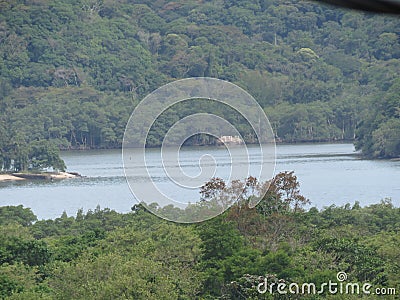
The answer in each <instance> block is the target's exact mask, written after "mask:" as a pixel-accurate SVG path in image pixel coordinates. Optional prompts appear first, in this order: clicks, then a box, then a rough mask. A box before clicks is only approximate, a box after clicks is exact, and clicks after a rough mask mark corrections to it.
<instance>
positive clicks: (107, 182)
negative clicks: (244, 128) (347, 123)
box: [0, 144, 400, 219]
mask: <svg viewBox="0 0 400 300" xmlns="http://www.w3.org/2000/svg"><path fill="white" fill-rule="evenodd" d="M154 151H155V150H154ZM205 152H206V153H208V154H210V155H212V156H214V157H216V161H217V163H218V165H220V167H221V168H229V159H228V156H227V153H226V150H225V149H223V148H187V149H184V150H183V152H182V153H183V155H182V161H181V163H182V168H183V169H185V168H186V170H187V171H188V173H190V172H192V173H193V172H194V173H196V170H198V166H197V165H196V164H195V163H194V161H196V162H197V161H198V159H199V158H200V156H201V155H203V154H204V153H205ZM249 153H250V157H252V148H250V151H249ZM62 157H63V159H64V160H65V162H66V164H67V166H68V170H69V171H74V172H78V173H80V174H82V175H83V176H85V177H83V178H78V179H70V180H63V181H54V182H49V181H38V182H37V181H35V182H13V183H10V182H7V183H5V182H3V183H0V206H4V205H19V204H22V205H24V206H25V207H30V208H32V210H33V212H34V213H35V214H36V215H37V216H38V218H39V219H48V218H56V217H59V216H60V215H61V214H62V212H63V211H66V212H67V214H68V215H75V214H76V212H77V210H78V209H80V208H83V209H84V211H87V210H88V209H95V208H96V206H97V205H100V207H101V208H105V207H108V208H111V209H115V210H116V211H119V212H128V211H130V208H131V207H132V206H133V205H134V204H135V203H136V200H135V198H134V197H133V195H132V194H131V192H130V190H129V187H128V185H127V183H126V180H125V177H124V172H123V166H122V158H121V151H120V150H104V151H70V152H63V153H62ZM148 161H149V163H150V165H151V167H152V168H153V171H152V172H153V173H154V174H158V175H157V180H158V181H159V182H160V184H161V186H162V188H163V189H165V190H166V191H168V192H169V193H170V194H171V195H173V196H174V197H196V199H194V200H193V201H191V202H194V201H196V200H198V196H197V195H198V194H197V193H198V192H197V191H190V193H188V194H183V195H182V194H176V195H174V193H177V192H176V190H177V189H176V186H174V185H173V184H171V183H169V180H168V178H167V177H166V175H165V174H164V172H163V171H162V166H161V164H160V162H159V160H158V158H157V155H156V151H155V152H154V157H152V153H151V152H150V155H149V156H148ZM292 170H293V171H295V174H296V175H297V177H298V179H299V181H300V189H301V192H302V194H303V195H304V196H306V197H307V198H309V199H310V200H311V202H312V206H317V207H318V208H322V207H324V206H329V205H332V204H335V205H338V206H339V205H343V204H345V203H348V202H349V203H354V201H359V202H360V203H361V205H369V204H372V203H378V202H379V201H380V200H382V199H384V198H391V199H392V201H393V203H394V204H395V205H396V206H400V184H399V179H400V161H389V160H365V159H361V158H360V157H359V156H358V155H357V153H355V152H354V147H353V145H351V144H301V145H278V146H277V164H276V171H275V173H277V172H280V171H292ZM189 175H190V174H189ZM138 180H140V179H138ZM179 193H180V192H179Z"/></svg>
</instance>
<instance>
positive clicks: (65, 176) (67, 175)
mask: <svg viewBox="0 0 400 300" xmlns="http://www.w3.org/2000/svg"><path fill="white" fill-rule="evenodd" d="M50 177H51V178H53V179H68V178H76V177H78V176H77V175H74V174H70V173H68V172H60V173H57V174H51V175H50Z"/></svg>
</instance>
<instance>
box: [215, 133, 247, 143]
mask: <svg viewBox="0 0 400 300" xmlns="http://www.w3.org/2000/svg"><path fill="white" fill-rule="evenodd" d="M218 144H220V145H221V144H226V145H242V144H244V141H243V140H242V139H241V138H240V136H238V135H236V136H232V135H223V136H221V137H220V138H219V139H218Z"/></svg>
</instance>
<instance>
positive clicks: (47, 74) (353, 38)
mask: <svg viewBox="0 0 400 300" xmlns="http://www.w3.org/2000/svg"><path fill="white" fill-rule="evenodd" d="M399 28H400V22H399V19H398V18H396V17H393V16H383V15H372V14H367V13H360V12H354V11H349V10H343V9H339V8H336V7H331V6H325V5H323V4H319V3H317V2H309V1H298V0H292V1H280V0H258V1H246V0H244V1H243V0H241V1H236V0H202V1H198V0H189V1H183V0H182V1H181V0H178V1H166V0H157V1H148V0H142V1H140V0H132V1H128V0H116V1H109V0H78V1H59V0H50V1H44V0H25V1H22V0H21V1H18V0H7V1H2V2H0V111H1V114H0V165H1V166H2V169H3V170H5V169H10V168H14V169H21V165H28V166H31V165H32V161H33V160H35V156H34V154H33V153H32V152H34V151H33V150H32V147H34V145H31V143H32V142H36V143H39V144H41V145H42V148H46V149H51V151H50V150H49V151H47V152H46V151H45V154H46V153H49V152H50V154H48V155H47V156H46V155H45V156H46V158H45V159H44V161H49V160H51V153H52V152H54V151H53V150H54V149H53V148H54V147H56V148H61V149H68V148H114V147H120V146H121V141H122V136H123V132H124V127H125V124H126V122H127V120H128V117H129V115H130V113H131V112H132V111H133V108H134V107H135V105H136V104H137V103H138V101H140V100H141V99H142V98H143V97H144V96H145V95H147V94H148V93H150V92H151V91H153V90H154V89H156V88H158V87H159V86H161V85H162V84H165V83H167V82H171V81H173V80H176V79H180V78H185V77H190V76H210V77H216V78H220V79H224V80H228V81H231V82H233V83H236V84H238V85H239V86H241V87H243V88H245V89H246V90H248V91H249V92H250V93H251V94H252V95H253V96H254V97H255V98H256V100H257V101H258V102H259V103H260V105H261V106H262V107H263V108H264V109H265V111H266V112H267V115H268V116H269V118H270V121H271V123H272V126H273V129H274V131H275V133H276V136H277V140H278V141H285V142H301V141H338V140H355V139H356V140H355V141H356V146H357V148H359V149H362V150H363V151H364V153H365V155H368V156H373V157H398V156H399V153H400V136H399V134H400V115H399V107H400V98H399V95H400V90H399V89H400V81H399V79H398V77H399V70H400V60H399V59H400V45H399ZM221 110H222V108H221V109H220V111H221ZM181 115H182V111H180V110H179V109H175V110H174V114H172V115H171V116H170V117H168V118H164V119H165V120H166V121H165V122H164V123H163V122H160V127H161V132H162V131H163V130H164V129H165V128H168V125H169V123H168V122H169V121H171V120H174V119H179V118H180V116H181ZM225 115H226V114H225ZM150 139H151V140H152V142H151V143H150V144H152V145H157V144H159V143H160V138H159V137H158V136H151V137H150ZM10 161H13V162H15V163H14V165H13V166H10V163H9V162H10ZM44 165H46V164H45V163H44Z"/></svg>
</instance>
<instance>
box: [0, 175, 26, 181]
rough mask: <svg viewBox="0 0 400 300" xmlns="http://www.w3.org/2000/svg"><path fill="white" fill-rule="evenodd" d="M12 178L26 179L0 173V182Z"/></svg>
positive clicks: (11, 179) (12, 179)
mask: <svg viewBox="0 0 400 300" xmlns="http://www.w3.org/2000/svg"><path fill="white" fill-rule="evenodd" d="M14 180H26V179H24V178H21V177H17V176H13V175H10V174H0V182H2V181H14Z"/></svg>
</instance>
